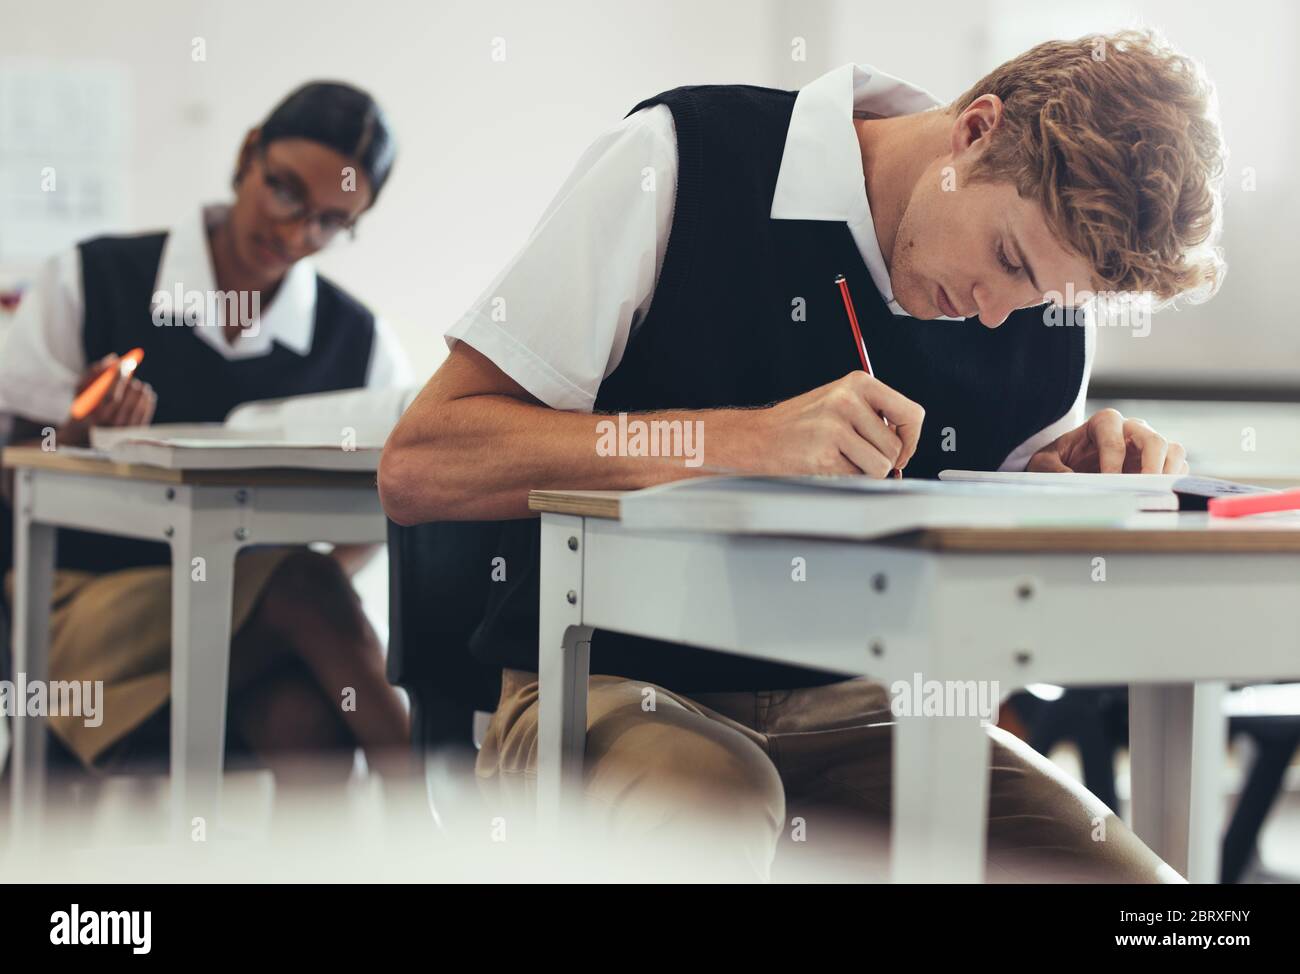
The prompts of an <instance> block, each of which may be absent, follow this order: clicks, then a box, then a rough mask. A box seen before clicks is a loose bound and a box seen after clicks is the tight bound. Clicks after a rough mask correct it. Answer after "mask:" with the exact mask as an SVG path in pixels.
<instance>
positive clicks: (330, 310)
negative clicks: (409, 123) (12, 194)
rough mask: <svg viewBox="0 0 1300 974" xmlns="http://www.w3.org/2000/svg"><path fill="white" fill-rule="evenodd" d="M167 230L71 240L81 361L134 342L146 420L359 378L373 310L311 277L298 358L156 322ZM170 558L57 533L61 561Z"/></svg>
mask: <svg viewBox="0 0 1300 974" xmlns="http://www.w3.org/2000/svg"><path fill="white" fill-rule="evenodd" d="M166 237H167V235H166V234H165V233H156V234H146V235H142V236H133V237H99V238H96V239H94V240H88V241H86V242H84V243H82V244H81V245H80V246H79V250H80V256H81V276H82V285H83V289H84V294H85V316H84V321H83V327H82V346H83V350H84V352H85V355H86V361H87V362H94V361H96V360H98V359H100V358H102V357H104V356H105V355H107V354H109V353H110V352H117V353H118V354H121V353H123V352H126V351H127V350H129V349H132V348H137V347H138V348H143V349H144V361H143V362H142V363H141V364H140V367H139V368H138V369H137V370H136V373H135V374H136V377H137V378H139V379H141V380H142V381H144V382H148V383H149V384H150V385H152V386H153V388H154V390H155V391H156V392H157V394H158V405H157V409H156V411H155V413H154V422H155V423H207V422H220V421H221V420H223V419H225V417H226V414H227V413H229V412H230V411H231V410H232V409H234V408H235V407H236V406H238V405H240V404H241V403H245V402H250V401H253V400H257V399H275V398H279V397H281V396H296V395H302V394H305V393H311V392H330V391H333V390H339V389H353V388H358V387H360V386H364V385H365V382H366V372H367V369H368V367H369V364H370V356H371V352H372V346H373V344H374V336H375V327H374V316H373V315H372V314H371V313H370V312H369V311H367V310H366V308H365V307H363V306H362V305H361V304H360V303H358V302H357V301H356V300H355V299H353V298H352V297H350V296H349V295H348V294H347V293H345V292H344V291H343V290H341V289H340V288H338V287H337V286H336V285H334V284H332V283H330V282H329V281H327V280H325V279H324V278H322V277H320V276H319V275H317V278H316V319H315V321H316V323H315V331H314V334H313V337H312V346H311V350H310V351H309V352H308V353H307V354H306V355H299V354H297V353H296V352H293V351H290V350H289V349H287V348H284V347H282V346H280V345H278V344H275V343H272V345H271V351H270V352H269V353H268V354H266V355H261V356H257V357H254V358H245V359H227V358H225V357H224V356H223V355H222V354H221V353H220V352H218V351H217V350H216V349H214V348H212V347H211V346H209V345H208V344H207V343H205V342H204V341H202V340H201V339H200V338H199V337H198V336H197V335H194V334H192V333H191V332H192V330H193V329H192V327H187V326H184V325H172V326H166V327H162V326H159V325H156V324H155V323H154V321H153V316H152V314H151V303H152V298H153V294H154V290H155V288H156V285H157V277H158V265H159V262H160V260H161V257H162V250H163V244H164V242H165V241H166ZM203 327H205V326H203ZM170 560H171V554H170V550H169V548H168V546H167V545H166V544H163V543H155V542H152V541H139V540H133V539H127V538H116V537H112V536H109V535H100V534H92V533H89V532H83V531H72V530H60V531H59V532H58V564H59V567H61V568H80V569H84V570H86V571H114V570H117V569H121V568H130V567H136V566H140V565H165V564H168V563H169V562H170Z"/></svg>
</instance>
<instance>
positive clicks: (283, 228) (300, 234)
mask: <svg viewBox="0 0 1300 974" xmlns="http://www.w3.org/2000/svg"><path fill="white" fill-rule="evenodd" d="M310 227H311V219H310V217H309V218H308V219H305V220H293V221H290V222H288V223H282V224H280V225H279V226H278V227H277V228H276V237H277V238H279V241H280V249H281V250H283V251H284V252H285V253H287V254H289V255H290V256H292V257H301V256H303V255H305V254H307V253H309V252H311V251H312V250H313V249H314V248H313V247H312V244H311V239H310V236H309V228H310Z"/></svg>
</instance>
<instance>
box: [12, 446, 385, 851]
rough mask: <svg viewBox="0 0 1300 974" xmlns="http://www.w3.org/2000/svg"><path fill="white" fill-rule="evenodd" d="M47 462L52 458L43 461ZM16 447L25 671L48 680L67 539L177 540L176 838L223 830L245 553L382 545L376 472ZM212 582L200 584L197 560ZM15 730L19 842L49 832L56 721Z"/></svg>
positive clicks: (28, 721)
mask: <svg viewBox="0 0 1300 974" xmlns="http://www.w3.org/2000/svg"><path fill="white" fill-rule="evenodd" d="M35 453H36V454H39V451H35ZM32 454H33V451H32V450H30V449H24V448H17V449H11V450H7V451H6V453H5V462H6V464H7V465H8V466H12V467H15V468H17V469H16V471H15V492H14V493H15V497H14V607H13V608H14V620H13V621H14V625H13V646H14V672H15V673H20V672H21V673H26V675H27V678H28V680H29V681H34V680H47V679H48V678H49V664H48V652H49V623H50V596H51V590H52V582H53V575H54V555H55V545H54V541H55V529H56V528H58V527H65V528H79V529H82V530H86V531H95V532H99V533H102V534H112V535H117V536H121V537H129V538H142V539H145V540H150V541H165V542H168V543H170V545H171V550H172V623H171V625H172V709H171V831H172V834H173V836H174V837H176V838H184V837H188V836H189V835H190V833H191V831H192V829H193V828H194V827H195V826H196V825H197V822H196V819H202V820H203V822H204V823H206V827H207V831H208V832H209V833H211V831H212V828H213V826H214V825H216V824H217V823H218V822H219V813H220V792H221V774H222V769H223V766H224V758H225V753H224V752H225V729H226V693H227V688H228V684H229V664H230V638H231V632H230V627H231V611H232V604H233V591H234V565H235V556H236V555H237V554H238V553H239V550H240V549H241V548H243V547H245V546H246V545H254V544H258V545H262V544H289V545H299V544H308V543H310V542H313V541H329V542H334V543H336V544H369V543H376V542H382V541H384V540H385V537H386V529H387V522H386V520H385V518H384V514H383V511H382V509H381V508H380V505H379V497H378V493H377V492H376V490H375V487H374V485H373V475H372V474H357V473H335V472H328V471H304V470H293V471H285V470H277V471H257V470H227V471H212V472H198V471H175V470H165V469H159V468H148V467H134V466H133V467H126V466H124V465H121V464H111V463H107V462H104V461H97V460H87V459H81V458H73V459H70V460H68V461H65V462H64V463H59V462H58V460H57V459H56V458H55V457H54V456H51V457H49V458H47V459H42V458H41V457H40V456H39V455H35V456H33V455H32ZM196 557H201V558H203V559H204V561H205V566H204V567H205V573H206V574H205V578H204V580H202V581H192V580H191V579H192V577H193V572H192V570H191V566H192V565H193V559H194V558H196ZM12 725H13V752H12V753H13V758H12V794H11V802H12V811H13V825H14V831H13V834H14V836H15V838H17V839H18V840H19V841H25V840H30V839H31V838H33V837H36V836H37V835H38V834H39V826H40V822H41V817H42V812H43V809H44V799H45V789H46V744H47V739H46V734H47V733H48V728H47V727H46V725H45V719H44V718H40V717H22V718H15V719H14V720H13V721H12Z"/></svg>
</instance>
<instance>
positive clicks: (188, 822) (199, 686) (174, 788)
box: [171, 487, 239, 839]
mask: <svg viewBox="0 0 1300 974" xmlns="http://www.w3.org/2000/svg"><path fill="white" fill-rule="evenodd" d="M195 493H196V489H195V488H184V487H183V488H178V489H177V501H178V502H179V503H178V506H177V509H176V512H175V513H176V515H177V517H176V520H177V522H178V523H176V524H174V525H173V528H174V532H175V533H174V534H173V536H172V700H171V706H172V715H171V719H172V728H171V732H172V739H171V799H172V833H173V837H174V838H180V839H183V838H189V837H191V836H192V835H194V834H196V830H197V829H199V827H200V822H198V821H196V820H198V819H201V820H202V823H201V826H202V832H201V834H202V835H204V836H205V837H208V838H210V837H212V834H213V830H214V829H215V828H216V827H217V824H218V818H217V816H218V814H219V812H220V800H221V773H222V770H223V766H224V762H225V742H226V694H227V690H228V687H229V683H230V614H231V611H232V606H233V602H234V582H235V555H236V554H237V553H238V550H239V545H238V543H237V542H236V541H235V539H234V523H233V521H232V520H231V519H230V518H229V517H228V516H224V515H223V514H221V513H220V512H219V511H204V510H201V509H196V507H195V500H194V497H195ZM196 558H201V559H203V561H202V562H201V563H200V564H199V567H198V568H196V564H195V559H196Z"/></svg>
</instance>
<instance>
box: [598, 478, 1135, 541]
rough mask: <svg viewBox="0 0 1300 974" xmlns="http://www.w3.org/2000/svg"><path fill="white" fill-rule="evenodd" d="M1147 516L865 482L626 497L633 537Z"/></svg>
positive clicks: (1087, 500)
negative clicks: (639, 531)
mask: <svg viewBox="0 0 1300 974" xmlns="http://www.w3.org/2000/svg"><path fill="white" fill-rule="evenodd" d="M1140 508H1141V497H1140V495H1134V494H1131V493H1126V492H1122V491H1113V490H1111V491H1089V490H1080V489H1077V488H1060V487H1038V486H1025V485H1014V484H976V483H942V482H939V481H933V480H906V479H904V480H873V479H871V478H869V477H862V476H843V477H840V476H835V477H831V476H827V477H744V476H741V477H700V478H692V479H687V480H678V481H673V482H671V483H667V484H661V485H659V486H656V487H649V488H646V489H645V490H638V491H634V492H632V493H630V494H625V495H624V496H623V497H622V498H621V499H620V501H619V511H620V515H619V516H620V520H621V521H622V522H623V524H624V525H626V526H627V527H631V528H646V529H655V530H688V531H700V532H705V533H708V532H715V533H716V532H722V533H728V534H789V535H798V536H823V537H838V538H862V539H864V540H865V539H871V538H883V537H887V536H889V535H892V534H899V533H901V532H905V531H915V530H921V529H924V528H939V527H986V528H987V527H1043V526H1049V525H1053V526H1080V527H1104V526H1106V525H1111V524H1118V523H1121V522H1123V521H1124V520H1126V519H1128V518H1129V517H1130V516H1131V515H1133V514H1135V513H1136V512H1137V511H1138V510H1139V509H1140Z"/></svg>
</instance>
